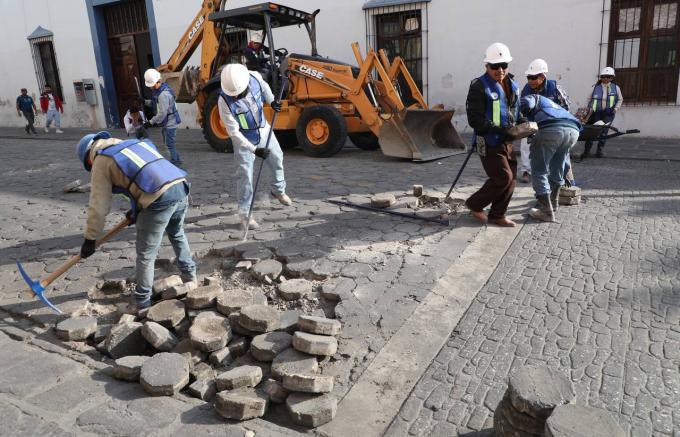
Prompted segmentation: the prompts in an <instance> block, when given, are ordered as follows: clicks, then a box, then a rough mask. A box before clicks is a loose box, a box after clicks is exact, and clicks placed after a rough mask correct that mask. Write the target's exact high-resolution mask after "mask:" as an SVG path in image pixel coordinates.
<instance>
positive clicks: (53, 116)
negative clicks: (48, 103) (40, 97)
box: [45, 109, 61, 129]
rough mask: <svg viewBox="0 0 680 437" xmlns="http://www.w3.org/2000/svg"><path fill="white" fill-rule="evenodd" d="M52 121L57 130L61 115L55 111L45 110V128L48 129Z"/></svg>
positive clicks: (59, 125)
mask: <svg viewBox="0 0 680 437" xmlns="http://www.w3.org/2000/svg"><path fill="white" fill-rule="evenodd" d="M53 120H54V126H55V127H56V128H57V129H59V128H60V127H61V114H60V113H59V111H58V110H56V109H48V110H47V118H46V120H45V127H50V125H51V124H52V121H53Z"/></svg>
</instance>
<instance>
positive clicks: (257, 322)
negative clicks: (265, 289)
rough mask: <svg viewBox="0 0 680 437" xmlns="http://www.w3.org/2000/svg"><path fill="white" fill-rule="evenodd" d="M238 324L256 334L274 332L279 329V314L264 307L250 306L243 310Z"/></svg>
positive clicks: (272, 309)
mask: <svg viewBox="0 0 680 437" xmlns="http://www.w3.org/2000/svg"><path fill="white" fill-rule="evenodd" d="M238 323H239V324H240V325H241V326H242V327H244V328H246V329H248V330H250V331H254V332H269V331H274V330H276V329H277V328H278V327H279V324H280V316H279V312H278V311H277V310H275V309H274V308H271V307H268V306H264V305H249V306H247V307H244V308H241V312H240V316H239V318H238Z"/></svg>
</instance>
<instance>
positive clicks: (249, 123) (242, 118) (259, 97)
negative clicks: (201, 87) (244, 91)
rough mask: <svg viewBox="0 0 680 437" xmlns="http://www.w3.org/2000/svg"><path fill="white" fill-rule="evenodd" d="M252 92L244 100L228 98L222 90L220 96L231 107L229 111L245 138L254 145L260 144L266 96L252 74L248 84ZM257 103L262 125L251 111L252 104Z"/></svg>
mask: <svg viewBox="0 0 680 437" xmlns="http://www.w3.org/2000/svg"><path fill="white" fill-rule="evenodd" d="M248 86H249V88H250V91H249V92H248V95H246V96H245V97H244V98H242V99H236V98H234V97H231V96H228V95H226V94H224V92H222V90H220V95H221V96H222V98H223V99H224V102H225V103H226V104H227V106H229V111H231V114H232V115H233V116H234V118H235V119H236V121H237V122H238V127H239V130H240V131H241V133H242V134H243V136H244V137H246V138H247V139H248V141H250V142H251V143H253V144H254V145H256V146H257V145H258V144H260V128H263V127H264V123H265V119H264V111H263V107H264V106H263V105H264V94H263V93H262V87H260V82H259V81H258V80H257V79H256V78H255V77H254V76H253V75H252V74H251V75H250V82H249V84H248ZM253 103H255V104H256V105H257V109H258V115H259V120H260V123H259V124H258V122H257V119H256V118H255V114H253V111H251V107H252V104H253Z"/></svg>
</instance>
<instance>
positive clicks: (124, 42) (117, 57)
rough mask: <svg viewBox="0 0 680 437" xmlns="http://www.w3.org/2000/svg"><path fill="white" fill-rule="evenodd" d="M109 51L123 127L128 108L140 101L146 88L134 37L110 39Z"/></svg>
mask: <svg viewBox="0 0 680 437" xmlns="http://www.w3.org/2000/svg"><path fill="white" fill-rule="evenodd" d="M109 50H110V53H111V66H112V68H113V82H114V84H115V85H116V96H117V100H118V114H119V116H120V121H121V125H122V122H123V117H124V116H125V113H126V112H127V109H128V107H129V106H130V104H131V103H132V102H134V101H136V100H137V99H139V97H140V95H141V92H142V86H144V83H143V82H142V80H143V79H142V76H141V75H140V72H139V64H138V63H137V52H136V49H135V38H134V35H125V36H118V37H115V38H110V39H109Z"/></svg>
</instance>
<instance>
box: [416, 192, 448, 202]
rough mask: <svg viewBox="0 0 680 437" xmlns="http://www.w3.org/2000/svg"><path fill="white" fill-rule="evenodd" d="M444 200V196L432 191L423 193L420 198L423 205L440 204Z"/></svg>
mask: <svg viewBox="0 0 680 437" xmlns="http://www.w3.org/2000/svg"><path fill="white" fill-rule="evenodd" d="M443 200H444V195H443V194H441V193H435V192H432V191H429V192H426V193H423V194H422V195H421V196H420V201H421V202H423V203H441V202H442V201H443Z"/></svg>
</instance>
